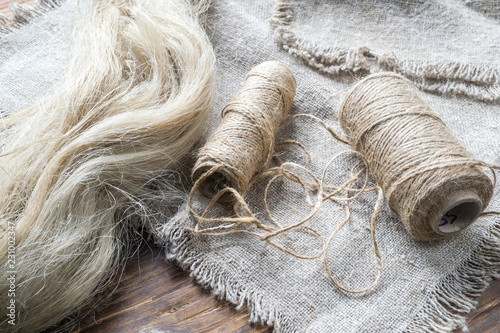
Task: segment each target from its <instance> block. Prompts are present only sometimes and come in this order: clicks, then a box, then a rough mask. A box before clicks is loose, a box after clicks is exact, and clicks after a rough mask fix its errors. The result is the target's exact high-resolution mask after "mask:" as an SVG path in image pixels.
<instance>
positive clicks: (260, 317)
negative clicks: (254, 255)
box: [154, 207, 304, 333]
mask: <svg viewBox="0 0 500 333" xmlns="http://www.w3.org/2000/svg"><path fill="white" fill-rule="evenodd" d="M184 208H185V207H184ZM189 218H190V217H189V213H188V211H187V209H182V208H181V209H180V210H179V213H178V214H177V215H176V216H175V217H174V218H173V219H172V220H171V221H169V222H168V223H167V224H165V225H157V226H156V227H154V234H155V239H156V243H157V245H159V246H161V247H162V248H163V249H165V255H166V259H167V260H169V261H175V262H177V263H178V264H179V266H180V267H181V268H182V269H184V270H187V271H189V272H190V275H191V276H194V277H195V279H196V282H197V283H199V284H200V285H201V286H202V287H203V288H206V289H209V290H211V292H212V295H213V296H216V297H217V298H218V299H220V300H227V301H229V302H231V303H233V304H235V305H236V309H237V310H240V309H241V308H242V307H243V306H244V305H245V304H246V306H247V309H248V313H249V315H250V318H249V322H251V323H254V324H260V325H265V326H268V327H273V328H274V332H287V333H299V332H303V330H304V329H299V327H300V323H299V322H297V321H296V320H294V319H293V318H290V317H287V316H286V315H284V314H283V313H282V312H281V311H280V309H279V306H278V305H276V304H274V303H275V302H273V301H272V300H270V299H268V297H266V296H264V295H262V294H260V293H257V292H253V291H250V290H249V288H248V287H246V286H245V285H243V284H241V283H240V282H238V281H236V280H234V279H233V278H232V277H231V276H230V275H229V274H228V273H227V272H226V271H225V270H224V269H223V268H221V267H220V266H218V265H215V264H214V263H212V262H210V261H209V260H207V259H206V258H203V257H202V256H201V255H200V254H195V253H194V252H193V251H192V250H191V243H192V239H191V236H190V234H189V232H188V231H187V230H186V229H185V227H183V226H181V224H182V223H181V222H182V221H185V220H186V219H189Z"/></svg>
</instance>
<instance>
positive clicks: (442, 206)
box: [339, 73, 496, 241]
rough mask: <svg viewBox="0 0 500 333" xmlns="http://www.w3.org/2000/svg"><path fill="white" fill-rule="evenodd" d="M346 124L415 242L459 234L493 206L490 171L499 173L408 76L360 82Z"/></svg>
mask: <svg viewBox="0 0 500 333" xmlns="http://www.w3.org/2000/svg"><path fill="white" fill-rule="evenodd" d="M339 119H340V124H341V126H342V129H343V130H344V132H345V133H346V135H347V138H348V141H349V143H350V145H351V146H352V148H353V149H355V150H356V151H358V152H360V153H361V154H362V155H363V156H364V157H365V160H366V163H367V167H368V170H369V172H370V173H371V174H372V175H373V177H374V178H375V180H376V182H377V184H378V185H379V186H380V187H381V188H382V189H383V192H384V194H385V197H386V199H387V201H388V203H389V206H390V207H391V209H392V210H393V211H394V212H396V213H397V214H398V215H399V216H400V217H401V219H402V220H403V223H404V225H405V227H406V229H407V230H408V232H409V233H410V234H411V235H412V236H413V237H414V238H415V239H417V240H426V241H429V240H435V239H440V238H444V237H447V236H450V235H453V234H455V233H457V232H459V231H460V230H462V229H464V228H465V227H467V226H468V225H469V224H471V223H472V222H473V221H475V220H476V218H477V217H478V216H479V214H480V213H481V211H482V210H483V209H484V208H485V207H486V206H487V205H488V202H489V201H490V199H491V197H492V195H493V188H494V185H493V184H492V181H491V180H490V178H489V177H488V176H487V175H486V174H485V172H484V171H483V169H485V167H487V168H490V169H492V168H496V167H495V166H491V165H487V164H486V163H484V162H481V161H478V160H476V159H475V158H474V157H473V156H472V154H471V153H470V152H468V151H467V150H466V149H465V148H464V147H463V146H462V145H460V143H459V142H458V141H457V140H456V139H455V137H454V136H453V134H452V133H451V132H450V131H449V129H448V128H447V127H446V125H445V124H444V123H443V122H442V120H441V119H440V118H439V117H438V116H437V115H436V113H434V112H433V111H432V110H431V109H430V108H429V107H428V106H427V105H425V103H424V102H423V101H422V100H421V99H420V98H419V97H418V95H417V92H416V89H415V88H414V87H413V86H412V85H411V84H410V83H409V82H408V81H407V80H406V79H404V78H403V77H402V76H400V75H397V74H392V73H380V74H374V75H371V76H369V77H367V78H365V79H364V80H362V81H360V82H359V83H358V84H356V86H354V87H353V88H352V89H351V90H350V92H349V93H348V94H347V95H346V97H345V99H344V102H343V104H342V105H341V108H340V112H339ZM494 176H495V175H494V172H493V177H494Z"/></svg>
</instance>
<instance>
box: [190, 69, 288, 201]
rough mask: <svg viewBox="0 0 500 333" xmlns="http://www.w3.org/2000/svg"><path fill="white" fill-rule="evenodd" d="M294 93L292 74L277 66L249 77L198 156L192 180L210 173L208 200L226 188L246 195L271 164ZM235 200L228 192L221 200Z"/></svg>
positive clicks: (206, 183)
mask: <svg viewBox="0 0 500 333" xmlns="http://www.w3.org/2000/svg"><path fill="white" fill-rule="evenodd" d="M295 89H296V82H295V78H294V76H293V74H292V72H290V70H288V68H286V67H285V66H284V65H283V64H281V63H279V62H276V61H268V62H264V63H262V64H260V65H257V66H255V67H254V68H253V69H252V70H251V71H250V72H248V74H247V76H246V78H245V82H244V84H243V87H242V88H241V89H240V90H239V91H238V93H237V94H236V96H235V97H234V98H233V100H232V101H231V102H230V103H229V104H228V105H226V107H225V108H224V109H223V110H222V114H221V117H222V119H221V122H220V124H219V126H218V127H217V129H216V130H215V132H214V133H213V134H212V135H211V136H210V138H209V139H208V141H207V143H206V144H205V146H204V147H203V148H202V149H201V151H200V153H199V154H198V160H197V161H196V164H195V166H194V169H193V174H192V178H193V181H195V182H196V181H197V180H198V179H200V177H202V176H203V175H204V174H205V173H207V172H211V174H210V175H208V176H207V177H206V179H205V180H204V181H203V182H202V183H201V184H200V187H199V189H200V191H201V192H202V193H203V194H204V195H205V196H207V197H208V198H213V197H214V196H215V195H216V194H217V193H218V192H219V191H220V190H222V189H223V188H226V187H232V188H234V189H235V190H236V191H238V192H239V193H241V194H243V193H245V192H246V191H247V190H248V188H249V186H250V184H251V181H252V178H253V176H254V175H255V174H257V173H258V172H259V170H261V169H262V168H264V167H266V166H267V164H268V163H269V160H270V158H271V156H272V154H273V151H274V140H275V139H274V138H275V136H276V133H277V131H278V129H279V127H280V125H281V123H282V122H283V119H284V118H285V116H286V115H287V114H288V111H289V110H290V108H291V107H292V102H293V98H294V96H295ZM215 169H216V170H217V171H215V172H213V170H215ZM211 170H212V171H211ZM232 199H233V197H232V195H231V194H230V193H229V192H227V193H225V194H224V195H222V196H221V197H220V198H219V201H222V202H229V201H232Z"/></svg>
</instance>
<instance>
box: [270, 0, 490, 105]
mask: <svg viewBox="0 0 500 333" xmlns="http://www.w3.org/2000/svg"><path fill="white" fill-rule="evenodd" d="M294 19H295V14H294V5H293V4H292V3H291V1H290V0H278V2H277V4H276V6H275V8H274V12H273V14H272V17H271V19H270V20H269V23H270V25H271V28H272V29H273V30H274V40H275V42H276V44H277V45H278V46H280V47H282V48H283V49H284V50H285V51H286V52H288V53H289V54H291V55H292V56H294V57H296V58H299V59H301V60H302V61H303V62H305V63H306V64H307V65H308V66H310V67H311V68H314V69H316V70H317V71H319V72H321V73H324V74H327V75H332V76H338V75H341V74H343V73H376V72H381V71H392V72H396V73H399V74H401V75H403V76H405V77H406V78H407V79H409V80H411V81H412V82H413V83H414V84H415V85H416V86H417V87H418V88H420V89H422V90H424V91H427V92H432V93H438V94H443V95H446V94H455V95H464V96H467V97H470V98H474V99H477V100H479V101H484V102H493V101H497V100H500V67H495V66H493V65H488V64H465V63H460V62H452V61H442V62H438V63H430V62H424V61H400V60H399V59H398V58H397V57H396V55H395V54H378V53H376V52H374V51H373V50H370V49H369V48H368V47H357V48H351V49H342V48H338V47H325V46H323V45H320V44H319V43H316V42H312V41H310V40H306V39H303V38H299V37H297V36H296V34H295V32H294V31H293V29H292V23H293V21H294Z"/></svg>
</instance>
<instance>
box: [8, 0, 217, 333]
mask: <svg viewBox="0 0 500 333" xmlns="http://www.w3.org/2000/svg"><path fill="white" fill-rule="evenodd" d="M80 6H82V9H81V10H80V11H79V13H80V14H79V15H81V17H80V19H81V20H79V22H81V23H80V24H81V26H78V27H77V28H75V30H74V31H75V36H74V37H73V38H72V45H71V48H70V50H71V54H70V56H69V61H68V65H67V69H66V72H65V76H64V79H63V84H62V85H61V87H60V88H59V89H58V90H56V92H55V93H53V94H51V95H49V96H46V97H45V98H44V99H43V100H42V101H41V102H40V103H38V104H37V105H35V106H33V107H32V108H29V109H27V110H24V111H22V112H20V113H19V114H16V115H13V116H9V117H5V118H3V119H1V123H0V126H1V127H0V147H1V149H2V150H1V155H0V165H1V168H0V230H1V235H0V262H1V267H2V269H1V271H0V281H1V282H0V304H2V307H3V306H4V305H6V304H7V303H8V302H9V299H8V298H7V297H8V296H7V295H8V289H9V285H8V284H7V277H8V276H9V274H12V273H9V272H8V271H16V317H17V321H16V325H15V326H11V325H10V324H8V323H7V320H8V317H7V316H4V317H3V318H2V319H1V320H0V330H1V331H14V332H15V331H17V332H34V331H40V330H43V329H45V328H47V327H50V326H52V325H54V324H56V323H58V322H60V321H61V320H62V319H64V318H65V317H67V316H68V315H70V314H74V316H75V317H77V318H78V316H79V315H83V314H85V312H87V311H90V310H92V307H94V306H95V303H96V301H95V300H94V297H95V295H96V294H97V293H99V292H101V291H103V290H105V287H106V285H108V284H109V283H110V282H111V281H113V280H114V278H115V277H116V274H117V273H118V270H119V267H120V265H121V263H122V259H123V258H124V257H125V256H126V255H127V248H128V247H130V246H131V241H132V239H133V238H134V237H136V236H133V235H134V233H136V232H135V231H131V229H132V228H135V227H141V225H138V221H141V222H142V223H143V225H142V227H143V228H144V227H146V228H148V223H149V221H150V219H149V215H148V209H147V206H146V205H145V202H149V201H154V200H155V195H157V194H155V193H154V192H153V191H152V190H151V188H150V185H149V184H150V183H151V182H152V181H154V180H155V179H157V180H158V182H160V183H161V184H162V186H164V187H166V189H165V191H164V192H163V194H162V195H163V197H164V199H165V198H166V202H169V201H171V200H174V199H176V198H178V197H179V196H181V194H179V193H178V191H177V192H175V190H174V189H173V186H172V185H171V184H170V183H169V182H168V181H167V180H160V179H162V177H164V176H165V175H171V174H172V170H174V169H175V168H176V166H177V164H178V163H179V162H180V161H181V159H182V158H183V157H184V156H185V155H186V153H188V152H189V151H190V149H191V147H192V145H193V144H194V143H195V142H196V140H197V138H198V137H199V134H200V133H201V132H202V129H203V126H204V124H205V120H206V118H207V115H208V110H209V108H210V107H211V104H212V97H213V93H214V63H215V61H214V54H213V50H212V46H211V43H210V41H209V40H208V38H207V36H206V34H205V32H204V31H203V29H202V28H201V25H200V22H199V15H200V14H201V13H202V12H204V11H205V10H206V8H207V6H208V2H207V1H199V2H192V1H188V0H166V1H150V0H144V1H140V2H138V1H133V0H121V1H115V0H100V1H89V2H81V3H80ZM87 6H88V7H87ZM131 216H135V218H131ZM137 217H139V218H137ZM7 230H9V231H14V232H13V233H14V234H15V242H16V246H15V251H16V252H15V267H14V268H7V265H8V264H9V262H8V258H7V253H8V251H7V249H8V246H7V245H8V237H7ZM6 268H7V269H6ZM69 324H75V322H74V321H73V322H69ZM59 330H65V331H69V330H70V327H59Z"/></svg>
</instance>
